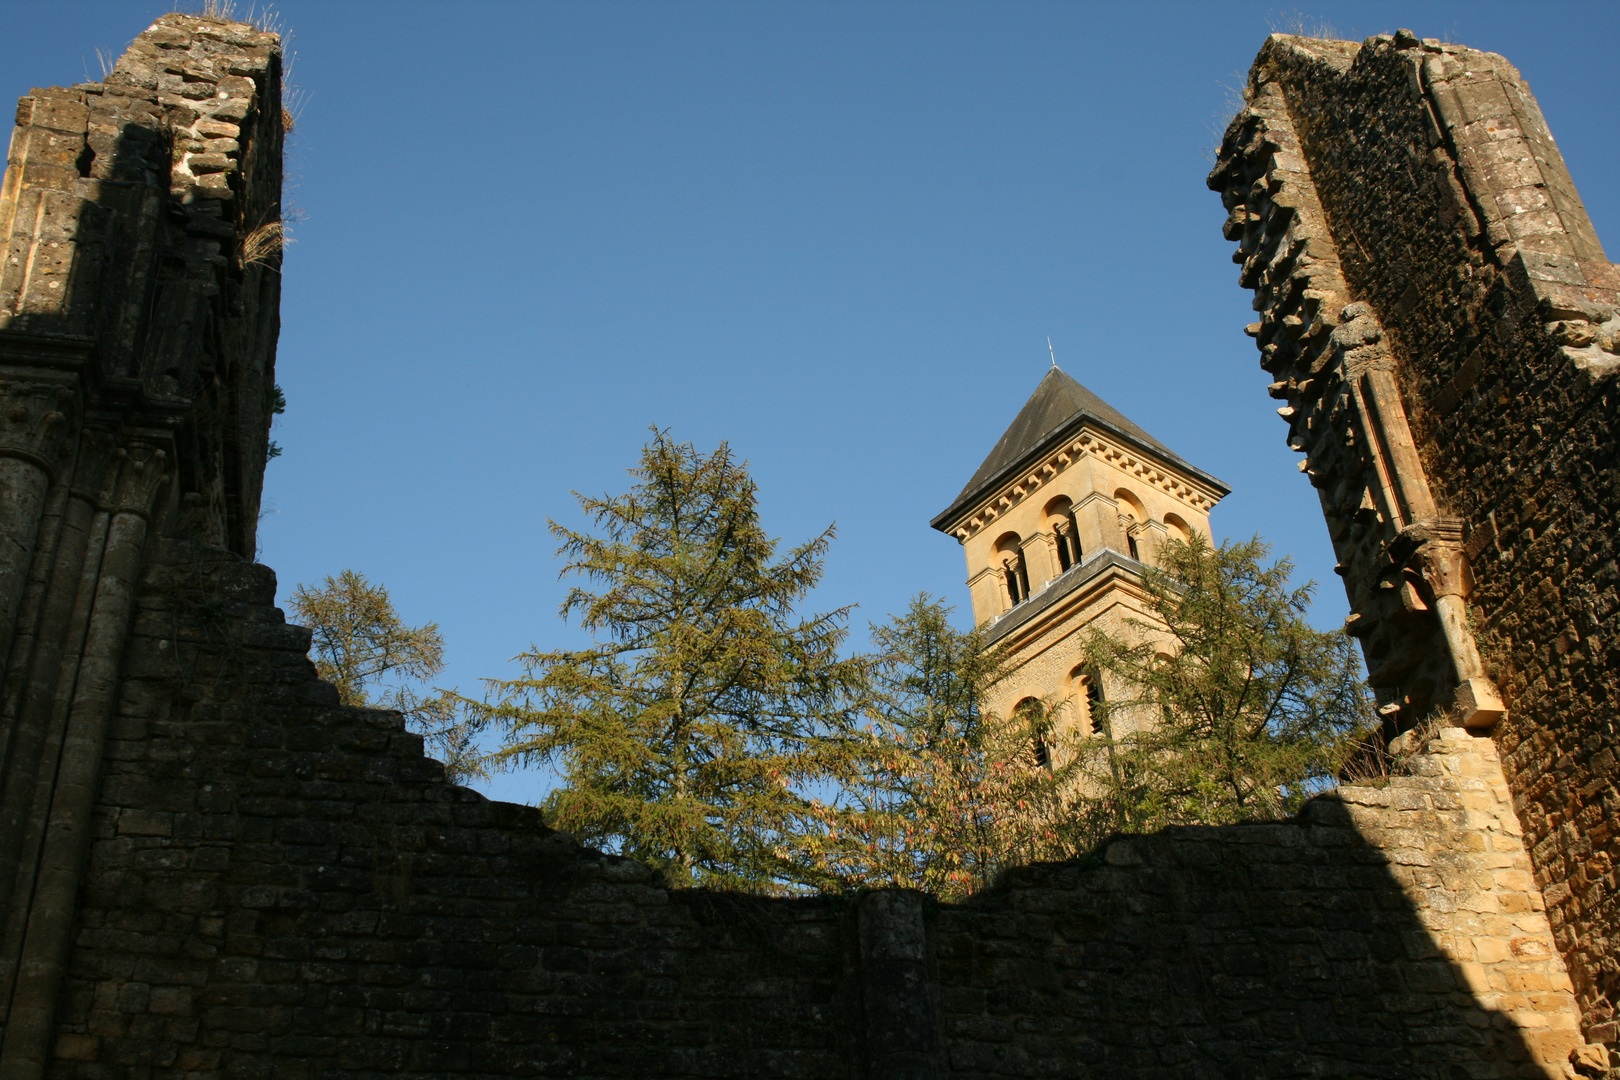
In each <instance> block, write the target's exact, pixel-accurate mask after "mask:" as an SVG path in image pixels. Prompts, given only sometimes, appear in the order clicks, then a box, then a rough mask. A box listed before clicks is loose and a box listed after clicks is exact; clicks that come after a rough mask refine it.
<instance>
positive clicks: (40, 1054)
mask: <svg viewBox="0 0 1620 1080" xmlns="http://www.w3.org/2000/svg"><path fill="white" fill-rule="evenodd" d="M116 457H117V479H116V482H115V486H114V489H113V497H112V499H111V501H110V505H109V506H107V507H106V508H105V510H104V513H105V515H106V518H105V520H106V532H105V543H104V544H103V545H102V546H101V550H100V552H99V554H100V558H99V559H98V560H95V561H94V562H91V561H90V560H89V559H87V560H86V564H85V578H86V579H87V583H88V581H91V580H93V588H91V589H90V590H88V592H89V597H90V603H89V617H88V619H87V621H86V624H85V632H84V636H83V638H82V639H81V640H82V645H81V647H80V649H79V651H78V656H77V658H76V659H77V663H76V664H75V665H74V667H75V668H76V676H75V677H74V679H73V681H72V695H71V698H70V703H69V707H68V711H67V717H66V720H67V723H66V727H65V729H64V730H63V732H62V743H61V752H60V759H59V762H58V763H57V764H56V768H55V769H54V771H53V770H49V769H44V770H41V771H40V772H39V775H38V780H37V783H36V787H37V788H40V789H45V788H47V787H48V790H49V803H48V805H49V810H48V812H47V813H46V815H45V818H44V826H45V827H44V831H43V835H42V836H41V838H40V839H41V841H42V842H41V845H40V850H39V858H38V863H37V866H38V869H37V871H36V873H35V875H34V888H33V895H32V902H31V903H29V905H28V913H27V919H26V930H25V936H24V939H23V942H22V950H21V956H20V962H19V964H18V966H17V974H16V983H15V987H14V989H13V991H12V996H11V1009H10V1012H9V1015H8V1017H7V1023H6V1038H5V1047H4V1050H3V1051H0V1080H38V1078H40V1077H42V1076H43V1075H44V1071H45V1064H46V1061H47V1060H48V1056H49V1053H50V1048H51V1035H52V1019H53V1017H54V1015H55V1008H56V996H57V992H58V991H59V989H60V986H61V980H62V973H63V971H64V969H65V967H66V963H67V957H68V953H69V951H70V949H71V946H72V940H73V915H74V909H75V900H76V898H77V895H78V890H79V879H80V877H81V876H82V874H83V869H84V861H85V857H86V853H87V852H88V850H89V843H90V819H91V815H92V813H93V811H94V809H95V801H96V793H97V789H98V787H99V784H100V779H101V759H102V747H103V745H104V743H105V741H106V733H107V723H108V720H109V719H110V718H111V716H112V711H113V705H114V702H115V699H116V696H117V690H118V671H119V666H120V662H121V660H122V657H123V651H124V642H125V639H126V638H127V637H128V634H129V622H130V615H131V611H132V610H133V604H134V598H135V585H136V581H137V580H138V578H139V576H140V567H141V556H142V553H143V551H144V549H145V545H146V535H147V528H148V523H149V519H150V516H151V512H152V506H153V504H154V502H155V501H156V498H157V495H158V492H159V491H160V490H161V489H162V487H163V486H164V484H166V483H167V482H168V480H169V474H168V458H167V455H166V454H165V453H164V451H162V450H159V449H156V448H152V447H142V446H137V447H134V448H132V449H131V450H119V451H117V453H116ZM96 531H97V530H94V529H92V533H93V534H94V533H95V532H96ZM66 666H67V665H64V667H66ZM53 781H54V782H53ZM42 793H43V791H42Z"/></svg>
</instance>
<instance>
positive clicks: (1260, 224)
mask: <svg viewBox="0 0 1620 1080" xmlns="http://www.w3.org/2000/svg"><path fill="white" fill-rule="evenodd" d="M1245 97H1246V101H1247V105H1246V107H1245V108H1244V109H1243V110H1242V111H1241V112H1240V113H1239V114H1238V116H1237V117H1236V118H1235V119H1234V120H1233V121H1232V123H1231V125H1230V126H1229V127H1228V128H1227V131H1226V136H1225V141H1224V143H1223V145H1222V148H1221V153H1220V158H1219V160H1218V162H1217V164H1216V166H1215V169H1214V171H1213V172H1212V173H1211V174H1210V177H1209V186H1210V187H1211V188H1212V189H1214V190H1216V191H1218V192H1220V193H1221V196H1222V199H1223V201H1224V203H1225V205H1226V208H1227V210H1228V213H1229V216H1228V218H1227V222H1226V229H1225V233H1226V236H1227V238H1228V239H1230V240H1235V241H1237V243H1238V250H1237V252H1236V253H1235V254H1234V255H1233V259H1234V261H1235V262H1237V263H1238V264H1239V265H1240V266H1241V267H1242V270H1241V277H1240V280H1241V282H1242V284H1243V286H1244V287H1245V288H1249V289H1252V290H1254V296H1255V299H1254V307H1255V310H1256V311H1257V312H1258V313H1259V317H1258V321H1256V322H1255V323H1253V324H1252V325H1250V326H1249V327H1248V328H1247V331H1248V333H1249V334H1250V335H1252V336H1253V337H1254V338H1255V339H1256V341H1257V342H1258V344H1259V347H1260V353H1261V366H1262V367H1263V368H1264V369H1265V370H1266V371H1267V372H1269V373H1270V375H1271V378H1272V380H1273V381H1272V383H1271V386H1270V393H1271V396H1272V397H1273V398H1275V399H1277V400H1278V402H1279V405H1280V408H1278V410H1277V411H1278V414H1279V415H1280V416H1281V417H1282V418H1283V421H1284V423H1285V424H1286V425H1287V439H1288V445H1289V447H1290V448H1291V449H1293V450H1295V451H1296V452H1298V453H1299V454H1300V455H1301V457H1300V461H1299V468H1300V471H1301V472H1302V473H1304V474H1305V476H1306V477H1307V478H1308V479H1309V481H1310V483H1311V484H1312V485H1313V486H1314V487H1315V488H1316V490H1317V493H1318V495H1319V497H1320V499H1321V503H1322V511H1323V514H1324V516H1325V517H1326V520H1327V525H1328V532H1329V535H1330V536H1331V538H1332V541H1333V547H1334V551H1335V552H1336V553H1337V555H1338V566H1337V567H1335V570H1336V571H1337V572H1338V573H1339V574H1340V575H1341V576H1342V577H1343V578H1344V584H1345V590H1346V593H1347V594H1348V596H1349V598H1350V603H1351V607H1352V614H1351V616H1350V618H1349V621H1348V623H1347V625H1346V629H1347V631H1348V632H1349V633H1351V634H1353V635H1355V636H1356V637H1357V638H1359V639H1360V641H1361V643H1362V648H1363V651H1364V653H1365V656H1366V660H1367V667H1368V671H1369V679H1370V682H1371V684H1372V686H1373V687H1374V689H1375V691H1376V693H1377V695H1378V701H1379V703H1380V706H1381V711H1382V713H1383V716H1384V720H1385V729H1384V731H1385V735H1386V737H1393V736H1395V735H1397V734H1398V733H1400V732H1402V731H1405V730H1407V729H1410V728H1412V727H1414V726H1415V725H1417V724H1419V723H1420V722H1422V721H1424V720H1426V719H1430V718H1432V717H1436V716H1439V717H1442V718H1444V719H1447V720H1449V721H1452V722H1456V723H1460V724H1462V725H1465V726H1466V727H1468V728H1469V729H1471V730H1473V731H1475V732H1476V733H1478V734H1481V735H1489V736H1490V737H1493V738H1494V739H1495V740H1496V742H1497V744H1498V746H1499V747H1500V748H1501V750H1502V751H1503V760H1504V763H1505V765H1506V767H1507V774H1508V776H1509V779H1510V782H1511V788H1512V791H1513V796H1514V804H1515V809H1516V810H1517V812H1518V814H1519V816H1520V818H1521V819H1522V820H1523V824H1524V827H1525V830H1526V846H1527V847H1528V848H1529V850H1530V852H1531V857H1532V861H1533V863H1534V866H1535V870H1536V875H1537V878H1538V882H1539V884H1540V886H1541V887H1542V889H1543V890H1544V891H1545V894H1546V899H1547V903H1548V905H1549V914H1550V916H1551V919H1552V925H1553V927H1554V930H1555V935H1556V939H1557V942H1558V945H1559V947H1560V949H1561V951H1562V952H1563V954H1564V957H1565V959H1566V961H1567V962H1568V966H1569V970H1570V973H1571V976H1572V978H1573V980H1574V984H1575V988H1576V991H1577V994H1578V996H1579V999H1580V1002H1581V1005H1582V1007H1583V1009H1584V1015H1583V1024H1584V1027H1585V1030H1586V1036H1587V1038H1588V1039H1589V1040H1591V1041H1592V1042H1594V1043H1608V1044H1610V1045H1611V1047H1612V1046H1614V1045H1615V1044H1616V1026H1615V1022H1614V1021H1615V1007H1616V1005H1617V1003H1620V878H1617V874H1616V869H1615V865H1614V863H1615V860H1616V859H1617V858H1620V729H1617V728H1616V726H1615V719H1614V718H1615V716H1616V715H1617V711H1620V674H1617V673H1620V639H1616V638H1615V637H1614V627H1615V626H1616V625H1617V619H1620V594H1617V587H1620V570H1617V568H1616V566H1617V564H1616V556H1617V555H1620V539H1617V535H1620V534H1617V532H1616V530H1615V527H1614V524H1615V522H1616V520H1617V519H1620V488H1617V485H1620V461H1617V460H1616V459H1617V456H1620V424H1617V420H1616V404H1617V402H1620V393H1617V391H1616V382H1615V374H1616V372H1617V371H1620V319H1617V318H1616V311H1617V308H1620V269H1617V268H1616V267H1615V266H1614V265H1612V264H1611V263H1610V262H1609V261H1608V259H1607V258H1606V257H1605V255H1604V253H1603V249H1602V247H1601V245H1600V244H1599V243H1598V240H1597V237H1596V235H1595V234H1594V233H1593V230H1592V225H1591V222H1590V220H1589V219H1588V217H1587V215H1586V211H1585V209H1584V208H1583V207H1582V205H1581V201H1580V199H1579V197H1578V196H1577V195H1576V193H1575V187H1574V183H1573V182H1572V180H1571V179H1570V176H1569V172H1568V170H1567V169H1566V168H1565V166H1564V162H1563V158H1562V156H1561V155H1560V154H1559V152H1558V148H1557V146H1556V145H1555V144H1554V142H1553V138H1552V135H1551V133H1550V132H1549V131H1548V130H1547V125H1546V122H1545V121H1544V120H1543V118H1542V115H1541V112H1540V109H1539V108H1538V107H1537V105H1536V102H1535V99H1534V98H1533V97H1532V96H1531V94H1530V89H1529V87H1528V86H1527V85H1526V84H1525V82H1524V80H1523V79H1522V78H1521V77H1520V75H1519V73H1518V72H1517V71H1516V70H1515V69H1514V68H1513V67H1512V66H1511V65H1510V64H1509V63H1508V62H1507V61H1506V60H1504V59H1503V58H1502V57H1500V56H1496V55H1494V54H1490V53H1483V52H1478V51H1475V50H1473V49H1467V48H1462V47H1458V46H1452V45H1443V44H1441V43H1440V42H1438V41H1435V40H1433V39H1423V40H1419V39H1418V38H1417V37H1415V36H1414V35H1412V34H1411V33H1409V32H1408V31H1404V30H1403V31H1401V32H1400V33H1398V34H1395V35H1393V36H1389V35H1384V36H1379V37H1374V38H1369V39H1368V40H1367V42H1366V43H1365V44H1362V45H1356V44H1353V43H1350V42H1343V41H1323V40H1313V39H1307V38H1300V37H1293V36H1289V35H1282V34H1274V35H1272V37H1271V38H1270V39H1268V40H1267V42H1266V44H1265V46H1264V48H1262V49H1261V51H1260V54H1259V56H1258V58H1257V59H1256V60H1255V64H1254V67H1253V69H1252V70H1251V72H1250V77H1249V84H1248V88H1247V91H1246V94H1245Z"/></svg>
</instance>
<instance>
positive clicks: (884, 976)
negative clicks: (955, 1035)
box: [858, 889, 939, 1080]
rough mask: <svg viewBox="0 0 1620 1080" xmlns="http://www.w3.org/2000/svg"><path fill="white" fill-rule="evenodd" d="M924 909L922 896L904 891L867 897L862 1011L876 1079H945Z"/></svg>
mask: <svg viewBox="0 0 1620 1080" xmlns="http://www.w3.org/2000/svg"><path fill="white" fill-rule="evenodd" d="M922 904H923V897H922V894H921V893H918V892H911V891H901V890H898V889H885V890H882V891H879V892H871V893H867V894H866V895H865V896H864V897H862V898H861V903H860V911H859V916H858V918H859V923H860V929H859V933H860V950H861V969H860V970H861V1011H862V1013H863V1014H864V1016H865V1020H866V1075H867V1076H868V1077H869V1078H870V1080H933V1078H934V1077H936V1076H938V1075H939V1065H938V1063H937V1061H936V1060H935V1057H936V1055H937V1053H938V1048H939V1046H938V1044H939V1036H938V1033H937V1031H936V1028H937V1024H936V1023H935V1019H934V1004H933V1000H932V996H931V995H930V994H929V986H928V981H929V980H928V949H927V946H928V939H927V933H926V930H925V928H924V926H923V907H922Z"/></svg>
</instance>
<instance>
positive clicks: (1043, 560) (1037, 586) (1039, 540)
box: [1020, 532, 1061, 596]
mask: <svg viewBox="0 0 1620 1080" xmlns="http://www.w3.org/2000/svg"><path fill="white" fill-rule="evenodd" d="M1020 546H1021V547H1022V548H1023V551H1024V567H1025V569H1026V570H1027V571H1028V572H1029V591H1030V595H1032V596H1033V595H1034V594H1035V593H1038V592H1040V591H1041V589H1042V588H1044V587H1045V586H1046V585H1047V584H1048V583H1049V582H1050V581H1051V580H1052V579H1053V578H1055V577H1057V576H1058V574H1059V573H1060V572H1061V571H1059V569H1058V558H1057V547H1056V546H1055V540H1054V538H1053V536H1052V534H1051V533H1044V532H1038V533H1036V534H1035V535H1034V536H1031V537H1030V538H1029V539H1028V540H1025V541H1024V542H1023V544H1022V545H1020Z"/></svg>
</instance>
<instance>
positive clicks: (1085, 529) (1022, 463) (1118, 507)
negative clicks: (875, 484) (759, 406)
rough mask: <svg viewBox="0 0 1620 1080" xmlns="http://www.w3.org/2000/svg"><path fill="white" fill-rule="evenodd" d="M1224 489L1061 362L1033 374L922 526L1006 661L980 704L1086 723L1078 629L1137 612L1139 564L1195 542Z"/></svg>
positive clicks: (1084, 727)
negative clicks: (956, 569)
mask: <svg viewBox="0 0 1620 1080" xmlns="http://www.w3.org/2000/svg"><path fill="white" fill-rule="evenodd" d="M1230 490H1231V489H1230V488H1228V487H1227V486H1226V485H1225V484H1223V483H1221V481H1219V480H1217V479H1216V478H1215V477H1213V476H1211V475H1209V474H1208V473H1206V472H1204V471H1203V470H1202V469H1199V468H1197V467H1196V466H1194V465H1192V464H1190V463H1188V462H1187V461H1185V460H1183V459H1182V458H1181V457H1179V456H1177V455H1176V453H1175V452H1174V451H1172V450H1171V449H1170V448H1169V447H1167V446H1165V445H1164V444H1163V443H1161V442H1160V441H1159V440H1158V439H1155V438H1154V437H1153V436H1151V435H1149V434H1148V433H1147V432H1146V431H1143V430H1142V429H1141V428H1140V427H1138V426H1137V425H1136V424H1134V423H1132V422H1131V421H1130V420H1129V419H1127V418H1126V417H1125V416H1124V415H1123V414H1122V413H1120V412H1119V410H1117V409H1115V408H1114V407H1113V406H1111V405H1109V404H1108V403H1107V402H1105V401H1103V400H1102V398H1100V397H1098V396H1097V395H1096V394H1094V393H1092V392H1091V391H1090V390H1088V389H1086V388H1085V387H1084V386H1082V385H1080V383H1078V382H1076V381H1075V380H1074V379H1073V378H1071V377H1070V376H1069V375H1067V374H1066V373H1065V372H1063V371H1062V370H1061V369H1059V368H1057V367H1056V366H1054V367H1053V368H1052V369H1051V370H1050V371H1049V372H1047V374H1046V377H1045V378H1043V379H1042V380H1041V382H1040V385H1039V386H1037V387H1036V388H1035V392H1034V393H1033V394H1032V395H1030V398H1029V400H1028V401H1027V402H1025V404H1024V407H1023V408H1022V409H1021V410H1019V413H1018V416H1017V417H1016V418H1015V419H1014V420H1013V422H1012V425H1011V426H1010V427H1008V428H1007V430H1006V432H1005V433H1004V434H1003V435H1002V436H1001V438H1000V439H999V440H998V441H997V442H996V445H995V447H994V449H992V450H991V451H990V454H989V456H988V457H986V458H985V459H984V463H983V464H981V465H980V466H979V468H978V471H977V472H975V473H974V474H973V478H972V479H970V480H969V481H968V483H967V486H966V487H964V488H963V489H962V492H961V494H960V495H958V496H957V497H956V499H955V501H953V502H952V503H951V505H950V506H949V507H948V508H946V509H945V510H944V511H943V512H942V513H941V514H939V515H938V516H937V517H935V518H934V520H933V521H932V522H931V524H932V525H933V527H934V528H936V529H938V530H939V531H941V532H944V533H949V534H950V535H952V536H954V537H956V539H957V540H958V541H959V542H960V543H961V545H962V549H963V553H964V554H965V555H966V557H967V569H968V580H967V584H968V588H969V589H970V590H971V592H972V597H973V621H974V623H975V624H976V625H979V626H988V627H989V637H990V640H991V641H992V642H993V643H996V644H1000V645H1002V646H1004V647H1006V648H1007V649H1008V650H1009V652H1010V654H1011V657H1012V660H1013V663H1014V665H1015V668H1014V671H1013V674H1012V675H1011V676H1010V677H1009V678H1007V679H1005V680H1003V681H1002V682H1001V683H1000V684H998V685H997V687H996V688H995V689H994V690H993V691H992V693H991V698H990V700H988V701H987V702H985V706H986V708H987V709H988V710H990V711H991V712H994V713H996V714H997V715H1001V716H1007V715H1010V714H1011V713H1012V712H1013V711H1014V709H1015V707H1016V706H1017V704H1018V703H1020V702H1022V701H1024V700H1025V699H1026V698H1038V699H1042V700H1045V701H1047V702H1049V703H1053V704H1057V703H1067V707H1066V708H1065V709H1064V711H1063V712H1062V713H1061V714H1060V719H1059V722H1060V723H1062V724H1066V725H1076V726H1078V727H1079V728H1080V730H1081V731H1082V732H1083V733H1086V732H1089V731H1090V725H1091V723H1092V720H1091V714H1090V708H1089V703H1090V701H1091V700H1095V698H1096V697H1097V696H1106V695H1107V693H1108V688H1107V687H1106V686H1104V685H1101V684H1099V683H1098V682H1097V681H1096V679H1095V678H1094V677H1093V675H1092V674H1091V673H1089V672H1088V671H1087V670H1086V669H1085V667H1084V664H1083V662H1082V659H1083V658H1082V656H1081V641H1082V636H1083V635H1082V631H1084V629H1085V628H1086V627H1088V626H1091V625H1093V624H1096V623H1098V622H1099V620H1101V621H1103V622H1104V624H1105V625H1113V626H1116V627H1120V626H1122V625H1123V624H1124V623H1125V622H1126V621H1127V620H1130V619H1132V618H1144V617H1145V607H1144V605H1145V600H1146V596H1145V593H1144V592H1143V588H1142V570H1143V568H1144V567H1146V566H1152V565H1155V563H1156V562H1157V557H1158V552H1159V549H1160V546H1161V545H1163V544H1164V543H1165V541H1167V540H1172V539H1174V540H1186V539H1188V538H1189V537H1190V536H1191V535H1192V534H1194V533H1200V534H1202V535H1204V536H1206V537H1207V536H1208V535H1209V512H1210V510H1211V509H1213V508H1214V506H1215V504H1216V503H1217V502H1219V501H1220V500H1221V498H1222V497H1224V496H1225V495H1226V494H1227V493H1228V492H1229V491H1230ZM1116 734H1120V733H1119V732H1116Z"/></svg>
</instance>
